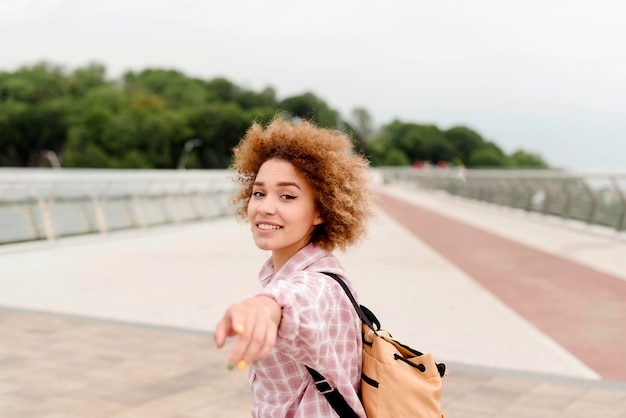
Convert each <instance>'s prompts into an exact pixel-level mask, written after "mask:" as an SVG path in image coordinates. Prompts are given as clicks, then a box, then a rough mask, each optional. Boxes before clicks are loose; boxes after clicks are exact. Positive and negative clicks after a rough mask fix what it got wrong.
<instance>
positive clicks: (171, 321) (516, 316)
mask: <svg viewBox="0 0 626 418" xmlns="http://www.w3.org/2000/svg"><path fill="white" fill-rule="evenodd" d="M380 196H381V199H380V200H379V201H378V203H377V208H378V215H379V216H378V219H377V220H376V221H375V222H374V223H373V224H372V226H371V231H370V236H369V237H368V239H367V240H366V241H365V242H363V243H362V244H361V245H360V246H358V247H357V248H355V249H353V250H351V251H350V252H348V253H347V254H341V253H339V254H338V256H339V257H340V258H341V260H342V262H343V263H344V265H345V267H346V268H347V270H348V272H349V273H350V275H351V276H352V278H353V279H354V280H355V283H356V284H357V287H358V290H359V296H360V299H361V302H362V303H363V304H365V305H367V306H368V307H370V308H371V309H372V310H373V311H374V312H375V313H376V314H377V315H378V317H379V319H380V320H381V322H382V325H383V327H385V328H387V329H388V330H390V331H391V332H392V333H393V334H394V336H395V337H396V338H398V339H400V340H402V341H404V342H406V343H407V344H409V345H412V346H414V347H415V348H418V349H420V350H422V351H430V352H432V353H433V354H434V356H435V358H436V360H437V361H442V362H445V363H447V364H448V368H449V375H448V377H447V378H446V379H445V380H444V390H443V393H444V399H443V407H444V412H445V413H446V416H447V417H448V418H450V417H467V418H471V417H492V416H493V417H496V416H498V417H596V416H597V417H626V372H625V369H624V363H626V362H624V360H625V359H626V354H624V353H626V343H625V342H626V337H625V327H624V324H626V294H625V293H624V292H625V289H626V242H624V239H623V237H621V236H617V235H615V234H614V233H613V234H611V233H607V232H606V231H603V230H601V229H597V230H596V229H594V230H589V228H587V229H585V228H583V227H581V226H580V225H577V224H575V223H563V222H562V221H558V222H557V221H554V220H552V219H548V218H543V217H538V216H534V215H527V214H524V213H520V212H517V211H513V210H510V209H507V210H505V209H502V208H497V207H493V206H489V205H484V204H479V203H476V202H467V201H463V200H460V199H457V198H452V197H449V196H446V195H442V194H437V193H430V192H424V191H420V190H416V189H412V188H406V187H399V186H394V187H386V188H385V189H384V190H381V195H380ZM267 256H268V254H266V253H264V252H262V251H259V250H258V249H256V247H254V244H253V243H252V242H251V239H250V236H249V232H248V231H247V227H246V226H245V225H239V224H237V223H236V222H235V221H234V220H232V219H220V220H215V221H212V222H209V223H201V224H194V225H191V224H190V225H185V226H182V227H162V228H158V229H155V230H151V231H127V232H119V233H114V234H111V235H109V236H106V237H101V236H92V237H77V238H70V239H64V240H60V241H57V242H56V243H53V244H48V243H29V244H20V245H11V246H4V247H0V272H1V274H0V306H1V307H2V308H1V309H0V341H2V343H1V344H0V416H1V417H3V418H4V417H7V418H13V417H50V418H51V417H240V416H241V417H245V416H249V410H250V405H251V403H252V398H251V396H250V393H249V390H248V388H247V379H246V375H245V373H241V372H229V371H227V369H226V367H225V363H226V352H225V351H219V350H216V349H215V347H214V344H213V342H212V338H211V331H212V329H213V326H214V325H215V323H216V322H217V319H218V318H219V317H220V315H221V313H222V312H223V311H224V309H225V308H226V306H228V304H229V303H231V302H233V301H236V300H238V299H240V298H242V297H245V296H247V295H249V294H252V293H254V291H255V290H256V289H257V287H258V284H257V282H256V274H257V271H258V268H259V267H260V265H261V263H262V262H263V261H264V260H265V258H266V257H267Z"/></svg>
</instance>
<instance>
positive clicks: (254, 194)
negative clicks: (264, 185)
mask: <svg viewBox="0 0 626 418" xmlns="http://www.w3.org/2000/svg"><path fill="white" fill-rule="evenodd" d="M252 196H254V197H263V196H265V193H263V192H260V191H258V190H257V191H255V192H252Z"/></svg>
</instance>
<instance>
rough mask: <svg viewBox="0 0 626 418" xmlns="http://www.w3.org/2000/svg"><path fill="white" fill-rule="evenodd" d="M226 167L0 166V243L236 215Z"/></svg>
mask: <svg viewBox="0 0 626 418" xmlns="http://www.w3.org/2000/svg"><path fill="white" fill-rule="evenodd" d="M231 177H232V173H231V172H229V171H227V170H82V169H76V170H74V169H10V168H0V244H6V243H14V242H21V241H33V240H44V239H45V240H55V239H57V238H59V237H66V236H71V235H81V234H89V233H107V232H110V231H115V230H121V229H130V228H149V227H152V226H156V225H162V224H176V223H184V222H191V221H201V220H208V219H211V218H215V217H220V216H224V215H228V214H232V213H234V208H232V207H230V206H229V204H228V202H229V198H230V197H231V195H232V192H233V190H234V189H233V188H234V185H235V184H234V183H233V181H232V179H231Z"/></svg>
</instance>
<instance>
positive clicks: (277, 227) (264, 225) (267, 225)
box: [258, 224, 280, 229]
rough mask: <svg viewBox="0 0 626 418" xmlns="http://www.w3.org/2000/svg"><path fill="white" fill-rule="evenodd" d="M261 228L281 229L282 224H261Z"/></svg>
mask: <svg viewBox="0 0 626 418" xmlns="http://www.w3.org/2000/svg"><path fill="white" fill-rule="evenodd" d="M258 227H259V229H279V228H280V226H276V225H269V224H259V226H258Z"/></svg>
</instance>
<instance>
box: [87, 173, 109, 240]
mask: <svg viewBox="0 0 626 418" xmlns="http://www.w3.org/2000/svg"><path fill="white" fill-rule="evenodd" d="M110 188H111V182H110V181H108V182H107V183H106V186H105V187H104V191H103V192H102V195H101V196H100V197H98V196H96V195H95V194H92V195H91V201H92V202H93V207H94V216H95V218H96V224H97V225H98V230H99V231H100V233H101V234H106V233H107V232H108V228H107V220H106V216H105V214H104V204H105V202H106V200H107V197H108V194H109V189H110Z"/></svg>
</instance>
